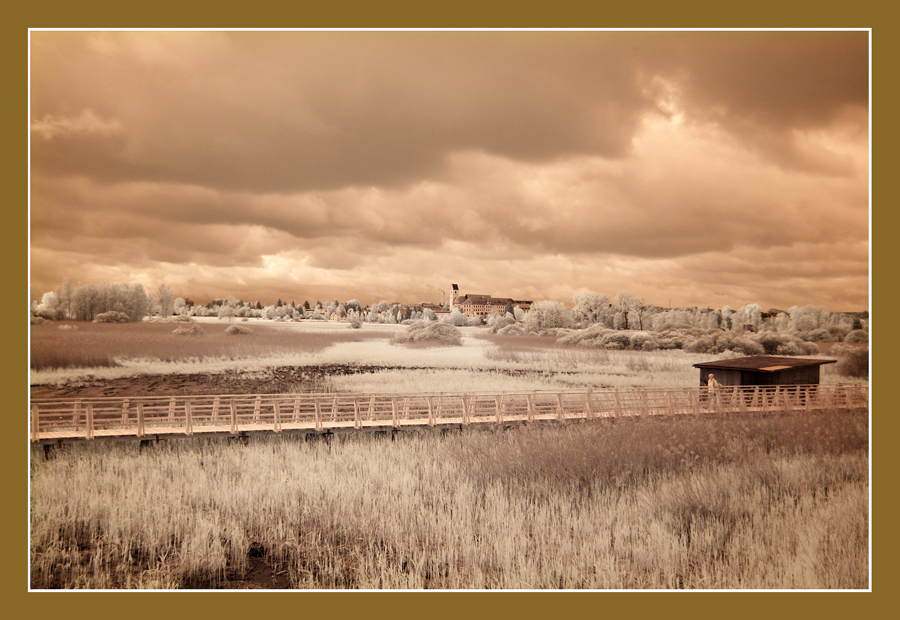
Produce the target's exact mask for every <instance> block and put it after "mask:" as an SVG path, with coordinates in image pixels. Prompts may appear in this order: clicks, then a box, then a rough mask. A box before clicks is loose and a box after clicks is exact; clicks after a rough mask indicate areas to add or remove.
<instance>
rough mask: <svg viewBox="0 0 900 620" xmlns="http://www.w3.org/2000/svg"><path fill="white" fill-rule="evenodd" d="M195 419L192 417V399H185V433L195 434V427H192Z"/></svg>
mask: <svg viewBox="0 0 900 620" xmlns="http://www.w3.org/2000/svg"><path fill="white" fill-rule="evenodd" d="M192 425H193V419H192V418H191V401H190V400H188V399H185V400H184V434H185V435H193V434H194V429H193V427H192Z"/></svg>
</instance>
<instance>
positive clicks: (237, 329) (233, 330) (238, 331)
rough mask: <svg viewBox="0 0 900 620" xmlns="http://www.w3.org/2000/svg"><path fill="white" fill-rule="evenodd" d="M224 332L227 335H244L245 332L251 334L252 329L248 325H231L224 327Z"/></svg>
mask: <svg viewBox="0 0 900 620" xmlns="http://www.w3.org/2000/svg"><path fill="white" fill-rule="evenodd" d="M225 333H226V334H228V335H229V336H244V335H247V334H252V333H253V329H251V328H250V327H244V326H243V325H232V326H230V327H227V328H226V329H225Z"/></svg>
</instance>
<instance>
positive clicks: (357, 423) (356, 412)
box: [353, 396, 362, 428]
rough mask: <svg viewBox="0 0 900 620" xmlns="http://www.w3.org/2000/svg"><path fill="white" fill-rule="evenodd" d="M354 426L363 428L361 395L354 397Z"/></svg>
mask: <svg viewBox="0 0 900 620" xmlns="http://www.w3.org/2000/svg"><path fill="white" fill-rule="evenodd" d="M353 428H362V421H361V420H360V419H359V397H358V396H354V397H353Z"/></svg>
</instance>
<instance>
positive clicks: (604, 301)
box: [572, 291, 610, 323]
mask: <svg viewBox="0 0 900 620" xmlns="http://www.w3.org/2000/svg"><path fill="white" fill-rule="evenodd" d="M572 302H573V304H574V305H573V307H572V312H574V314H575V319H576V320H579V321H587V322H588V323H599V322H601V321H602V319H603V316H604V314H606V313H607V311H608V310H609V307H610V303H609V295H606V294H605V293H594V292H593V291H587V292H584V293H577V294H576V295H575V296H574V297H573V298H572Z"/></svg>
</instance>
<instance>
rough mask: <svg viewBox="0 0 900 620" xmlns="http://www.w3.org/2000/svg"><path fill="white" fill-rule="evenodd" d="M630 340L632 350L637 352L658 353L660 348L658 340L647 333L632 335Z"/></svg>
mask: <svg viewBox="0 0 900 620" xmlns="http://www.w3.org/2000/svg"><path fill="white" fill-rule="evenodd" d="M629 340H630V343H629V344H630V346H631V348H632V349H634V350H635V351H656V350H657V349H658V348H659V344H658V343H657V342H656V338H654V337H653V335H652V334H648V333H647V332H635V333H633V334H631V338H630V339H629Z"/></svg>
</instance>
